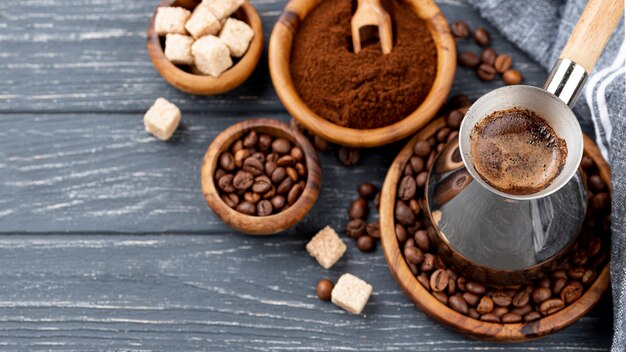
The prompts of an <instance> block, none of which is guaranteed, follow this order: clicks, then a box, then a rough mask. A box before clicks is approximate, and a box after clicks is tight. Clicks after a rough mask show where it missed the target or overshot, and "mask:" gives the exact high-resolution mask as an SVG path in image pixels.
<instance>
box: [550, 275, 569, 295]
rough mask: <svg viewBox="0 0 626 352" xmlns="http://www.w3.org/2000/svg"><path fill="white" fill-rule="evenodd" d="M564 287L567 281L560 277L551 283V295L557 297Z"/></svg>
mask: <svg viewBox="0 0 626 352" xmlns="http://www.w3.org/2000/svg"><path fill="white" fill-rule="evenodd" d="M565 285H567V279H564V278H562V277H561V278H558V279H556V280H554V281H552V293H553V294H555V295H558V294H559V292H561V290H562V289H563V287H565Z"/></svg>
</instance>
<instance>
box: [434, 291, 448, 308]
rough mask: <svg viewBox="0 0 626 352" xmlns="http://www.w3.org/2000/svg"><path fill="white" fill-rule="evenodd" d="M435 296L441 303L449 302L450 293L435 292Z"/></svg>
mask: <svg viewBox="0 0 626 352" xmlns="http://www.w3.org/2000/svg"><path fill="white" fill-rule="evenodd" d="M433 296H434V297H435V298H436V299H437V300H438V301H439V302H441V303H443V304H446V305H447V304H448V295H446V294H445V293H443V292H436V291H435V292H433Z"/></svg>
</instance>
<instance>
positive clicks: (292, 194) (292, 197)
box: [287, 183, 304, 205]
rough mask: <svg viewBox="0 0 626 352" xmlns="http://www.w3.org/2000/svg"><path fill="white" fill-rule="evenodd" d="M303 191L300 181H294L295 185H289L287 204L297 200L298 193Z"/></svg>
mask: <svg viewBox="0 0 626 352" xmlns="http://www.w3.org/2000/svg"><path fill="white" fill-rule="evenodd" d="M303 191H304V187H303V186H302V184H301V183H296V184H295V185H293V187H291V189H290V190H289V194H288V195H287V204H289V205H293V204H294V203H295V202H296V201H297V200H298V198H300V195H301V194H302V192H303Z"/></svg>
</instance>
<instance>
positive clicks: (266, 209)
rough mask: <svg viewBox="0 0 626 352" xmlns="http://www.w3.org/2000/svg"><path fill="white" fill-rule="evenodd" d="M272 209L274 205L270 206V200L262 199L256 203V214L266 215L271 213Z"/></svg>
mask: <svg viewBox="0 0 626 352" xmlns="http://www.w3.org/2000/svg"><path fill="white" fill-rule="evenodd" d="M273 211H274V207H273V206H272V202H270V201H269V200H267V199H263V200H262V201H260V202H259V203H257V205H256V214H257V215H258V216H268V215H272V212H273Z"/></svg>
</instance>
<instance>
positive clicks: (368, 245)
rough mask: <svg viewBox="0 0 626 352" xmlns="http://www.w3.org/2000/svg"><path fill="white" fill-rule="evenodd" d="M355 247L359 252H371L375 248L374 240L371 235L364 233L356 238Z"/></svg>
mask: <svg viewBox="0 0 626 352" xmlns="http://www.w3.org/2000/svg"><path fill="white" fill-rule="evenodd" d="M356 247H357V248H358V249H359V250H360V251H361V252H371V251H373V250H374V249H375V248H376V242H375V241H374V239H373V238H372V237H371V236H368V235H365V236H361V237H359V238H357V239H356Z"/></svg>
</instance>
